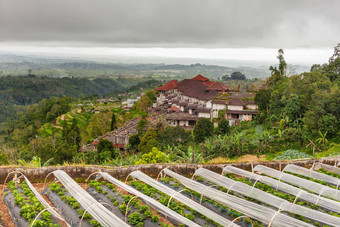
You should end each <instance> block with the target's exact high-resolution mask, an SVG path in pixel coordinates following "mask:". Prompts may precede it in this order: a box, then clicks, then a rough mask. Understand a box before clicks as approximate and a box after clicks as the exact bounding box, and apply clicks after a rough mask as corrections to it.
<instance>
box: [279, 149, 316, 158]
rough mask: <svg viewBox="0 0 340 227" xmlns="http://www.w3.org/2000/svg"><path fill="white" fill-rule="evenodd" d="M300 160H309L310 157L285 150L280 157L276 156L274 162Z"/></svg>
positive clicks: (295, 151)
mask: <svg viewBox="0 0 340 227" xmlns="http://www.w3.org/2000/svg"><path fill="white" fill-rule="evenodd" d="M300 158H311V156H310V155H308V154H306V153H304V152H300V151H298V150H290V149H288V150H286V151H285V152H283V153H282V154H281V155H279V156H277V157H276V158H275V160H294V159H300Z"/></svg>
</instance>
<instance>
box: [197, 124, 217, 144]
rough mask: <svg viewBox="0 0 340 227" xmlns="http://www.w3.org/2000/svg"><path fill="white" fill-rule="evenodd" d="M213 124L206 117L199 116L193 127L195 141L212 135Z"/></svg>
mask: <svg viewBox="0 0 340 227" xmlns="http://www.w3.org/2000/svg"><path fill="white" fill-rule="evenodd" d="M213 132H214V126H213V124H212V123H211V121H210V120H209V119H207V118H200V119H199V120H198V121H197V123H196V126H195V128H194V137H195V141H196V142H203V141H204V139H206V138H208V137H210V136H212V135H213Z"/></svg>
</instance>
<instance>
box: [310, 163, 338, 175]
mask: <svg viewBox="0 0 340 227" xmlns="http://www.w3.org/2000/svg"><path fill="white" fill-rule="evenodd" d="M321 168H323V169H325V170H327V171H329V172H332V173H336V174H339V175H340V168H338V167H336V166H331V165H327V164H324V163H320V162H317V163H315V164H314V165H313V169H314V170H319V169H321Z"/></svg>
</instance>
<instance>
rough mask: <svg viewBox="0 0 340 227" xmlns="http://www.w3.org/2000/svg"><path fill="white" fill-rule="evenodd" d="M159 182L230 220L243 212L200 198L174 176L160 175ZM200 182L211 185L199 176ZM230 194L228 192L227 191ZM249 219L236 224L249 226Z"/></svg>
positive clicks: (257, 226)
mask: <svg viewBox="0 0 340 227" xmlns="http://www.w3.org/2000/svg"><path fill="white" fill-rule="evenodd" d="M160 180H161V182H162V183H163V184H165V185H167V186H169V187H171V188H173V189H175V190H176V191H180V190H185V191H183V193H185V194H186V195H187V196H189V197H190V198H192V199H193V200H194V201H196V202H198V203H200V202H201V204H202V205H203V206H204V207H206V208H208V209H210V210H212V211H213V212H215V213H217V214H219V215H221V216H223V217H225V218H227V219H228V220H230V221H232V220H234V219H235V218H238V217H241V216H242V215H243V214H242V213H240V212H238V211H236V210H233V209H231V208H228V207H227V206H225V205H223V204H220V203H218V202H216V201H214V200H212V199H209V198H207V197H205V196H203V197H202V200H201V194H199V193H197V192H195V191H193V190H191V189H189V188H187V187H185V186H184V185H182V184H181V183H180V182H179V181H177V180H176V179H174V178H171V177H168V176H166V177H162V178H160ZM200 182H201V183H202V184H205V185H207V186H212V185H211V184H210V183H209V182H206V181H204V180H203V178H200ZM229 194H230V193H229ZM251 223H252V224H253V226H254V227H262V226H263V225H261V224H259V223H258V222H257V221H256V220H253V219H251ZM251 223H250V220H249V219H244V218H243V219H240V222H237V224H238V225H240V226H251Z"/></svg>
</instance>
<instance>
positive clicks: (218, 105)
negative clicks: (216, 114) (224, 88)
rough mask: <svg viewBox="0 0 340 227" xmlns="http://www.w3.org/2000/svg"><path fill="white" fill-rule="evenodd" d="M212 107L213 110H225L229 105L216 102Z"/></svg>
mask: <svg viewBox="0 0 340 227" xmlns="http://www.w3.org/2000/svg"><path fill="white" fill-rule="evenodd" d="M212 109H213V110H225V109H227V105H225V104H216V103H214V104H213V106H212Z"/></svg>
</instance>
